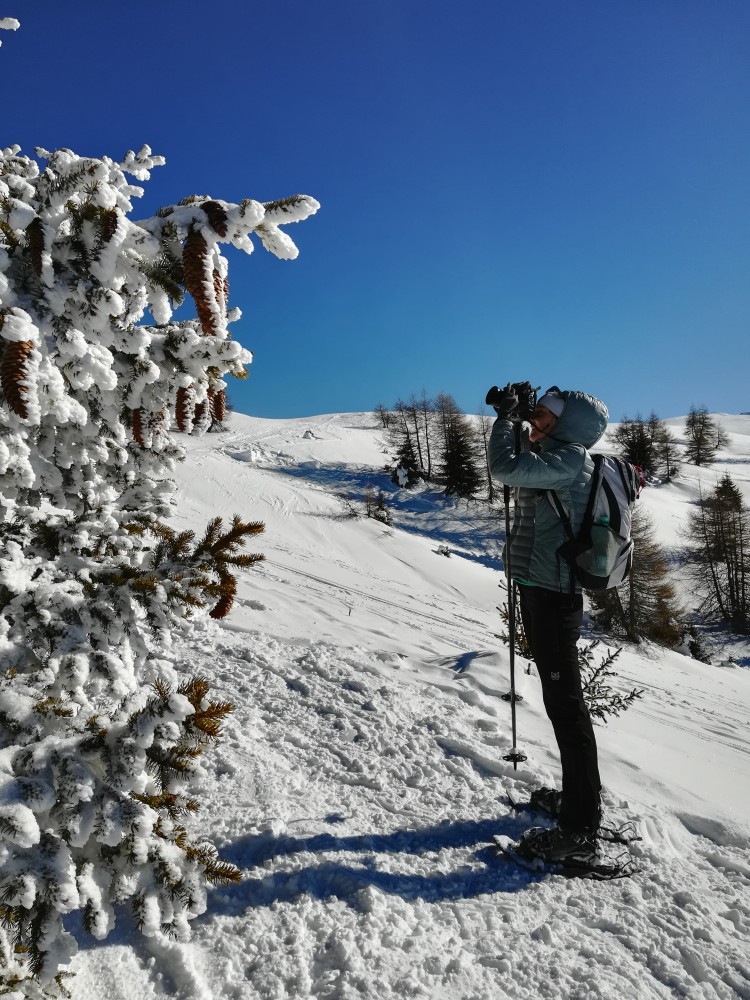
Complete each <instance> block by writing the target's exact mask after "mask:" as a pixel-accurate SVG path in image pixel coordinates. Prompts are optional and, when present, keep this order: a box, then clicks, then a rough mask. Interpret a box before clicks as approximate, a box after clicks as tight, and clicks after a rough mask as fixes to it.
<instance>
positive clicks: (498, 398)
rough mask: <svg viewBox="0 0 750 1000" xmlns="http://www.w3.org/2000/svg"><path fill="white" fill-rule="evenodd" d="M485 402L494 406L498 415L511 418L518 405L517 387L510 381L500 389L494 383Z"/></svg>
mask: <svg viewBox="0 0 750 1000" xmlns="http://www.w3.org/2000/svg"><path fill="white" fill-rule="evenodd" d="M485 403H487V405H488V406H492V407H493V408H494V410H495V413H497V415H498V417H505V418H506V419H510V416H511V414H512V413H513V411H514V410H515V409H516V408H517V407H518V396H517V395H516V390H515V387H514V386H512V385H511V384H510V382H508V384H507V385H506V386H505V388H504V389H498V387H497V386H496V385H493V386H492V388H491V389H490V391H489V392H488V393H487V398H486V399H485Z"/></svg>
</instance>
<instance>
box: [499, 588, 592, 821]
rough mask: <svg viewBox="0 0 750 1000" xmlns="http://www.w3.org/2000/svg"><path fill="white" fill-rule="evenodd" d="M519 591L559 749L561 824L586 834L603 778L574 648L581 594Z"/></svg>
mask: <svg viewBox="0 0 750 1000" xmlns="http://www.w3.org/2000/svg"><path fill="white" fill-rule="evenodd" d="M519 590H520V593H521V620H522V622H523V628H524V631H525V633H526V637H527V639H528V640H529V645H530V646H531V652H532V655H533V657H534V662H535V663H536V668H537V671H538V672H539V677H540V680H541V682H542V695H543V697H544V707H545V709H546V710H547V716H548V717H549V720H550V722H551V723H552V728H553V729H554V731H555V738H556V739H557V746H558V749H559V751H560V763H561V764H562V793H563V794H562V806H561V809H560V816H559V823H560V826H563V827H565V828H566V829H570V830H576V831H586V832H588V831H591V830H594V829H596V827H598V825H599V819H600V804H599V793H600V791H601V782H600V780H599V765H598V761H597V754H596V738H595V736H594V729H593V726H592V725H591V717H590V716H589V711H588V708H587V707H586V702H585V701H584V700H583V691H582V689H581V670H580V667H579V665H578V653H577V651H576V642H577V640H578V637H579V635H580V631H581V621H582V619H583V597H582V595H581V594H564V593H558V592H557V591H555V590H547V589H546V588H544V587H530V586H525V585H523V584H521V585H520V586H519Z"/></svg>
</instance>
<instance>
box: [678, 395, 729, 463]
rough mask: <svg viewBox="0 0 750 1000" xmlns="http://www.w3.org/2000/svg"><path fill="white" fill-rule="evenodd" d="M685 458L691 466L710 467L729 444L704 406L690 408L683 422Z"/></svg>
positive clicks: (724, 432)
mask: <svg viewBox="0 0 750 1000" xmlns="http://www.w3.org/2000/svg"><path fill="white" fill-rule="evenodd" d="M685 436H686V438H687V442H686V445H685V458H686V459H687V461H688V462H690V463H691V465H710V464H711V463H712V462H713V461H715V459H716V452H717V451H719V450H720V449H721V448H725V447H726V445H727V444H728V442H729V438H728V437H727V434H726V431H725V430H724V428H723V427H722V426H721V424H719V423H717V422H716V421H715V420H714V419H713V418H712V417H711V416H709V413H708V410H707V409H706V407H705V406H691V407H690V412H689V413H688V415H687V418H686V420H685Z"/></svg>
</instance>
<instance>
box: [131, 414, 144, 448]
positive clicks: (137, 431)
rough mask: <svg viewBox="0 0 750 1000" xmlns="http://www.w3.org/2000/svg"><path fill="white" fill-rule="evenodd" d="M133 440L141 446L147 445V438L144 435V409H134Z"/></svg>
mask: <svg viewBox="0 0 750 1000" xmlns="http://www.w3.org/2000/svg"><path fill="white" fill-rule="evenodd" d="M133 440H134V441H135V442H136V443H137V444H139V445H140V446H141V448H145V447H146V439H145V438H144V436H143V411H142V410H140V409H138V410H133Z"/></svg>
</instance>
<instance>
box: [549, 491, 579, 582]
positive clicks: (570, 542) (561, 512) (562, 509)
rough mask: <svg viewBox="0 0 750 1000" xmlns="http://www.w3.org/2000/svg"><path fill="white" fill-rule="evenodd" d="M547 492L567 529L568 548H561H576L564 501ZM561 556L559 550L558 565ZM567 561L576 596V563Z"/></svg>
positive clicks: (570, 560)
mask: <svg viewBox="0 0 750 1000" xmlns="http://www.w3.org/2000/svg"><path fill="white" fill-rule="evenodd" d="M545 492H546V493H547V499H548V500H549V502H550V503H551V504H552V507H553V509H554V511H555V513H556V514H557V516H558V517H559V518H560V521H561V522H562V526H563V528H564V529H565V534H566V535H567V536H568V542H567V546H565V545H563V546H561V548H567V547H568V546H569V547H570V548H571V549H572V548H573V547H574V546H575V544H576V539H575V535H574V534H573V526H572V524H571V523H570V518H569V517H568V512H567V510H566V509H565V507H564V506H563V503H562V500H561V499H560V497H559V496H558V495H557V493H556V492H555V491H554V490H546V491H545ZM560 555H561V551H560V549H558V550H557V562H558V565H559V563H560ZM565 561H566V562H567V564H568V569H569V570H570V593H571V594H575V592H576V568H575V563H574V562H573V560H572V559H567V558H566V560H565Z"/></svg>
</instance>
